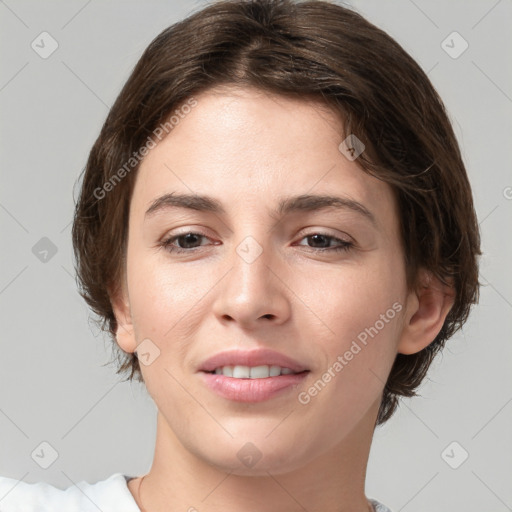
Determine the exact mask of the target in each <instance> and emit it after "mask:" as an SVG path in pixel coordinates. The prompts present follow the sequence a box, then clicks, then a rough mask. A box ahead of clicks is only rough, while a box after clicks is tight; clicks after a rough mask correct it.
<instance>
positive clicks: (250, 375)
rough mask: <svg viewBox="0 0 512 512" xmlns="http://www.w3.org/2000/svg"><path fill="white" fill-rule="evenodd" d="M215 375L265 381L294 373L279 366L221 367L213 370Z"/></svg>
mask: <svg viewBox="0 0 512 512" xmlns="http://www.w3.org/2000/svg"><path fill="white" fill-rule="evenodd" d="M214 373H215V375H224V376H225V377H233V378H235V379H266V378H268V377H277V376H279V375H290V374H292V373H295V372H294V371H293V370H291V369H290V368H281V367H280V366H275V365H272V366H268V365H262V366H252V367H250V366H238V365H237V366H222V367H221V368H216V369H215V372H214Z"/></svg>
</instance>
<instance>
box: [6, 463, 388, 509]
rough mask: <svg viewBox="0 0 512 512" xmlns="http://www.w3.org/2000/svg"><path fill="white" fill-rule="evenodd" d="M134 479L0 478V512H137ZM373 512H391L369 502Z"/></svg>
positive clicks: (111, 477) (117, 477) (120, 477)
mask: <svg viewBox="0 0 512 512" xmlns="http://www.w3.org/2000/svg"><path fill="white" fill-rule="evenodd" d="M131 478H134V477H131V476H127V475H123V474H122V473H115V474H113V475H112V476H110V477H109V478H107V479H106V480H102V481H100V482H96V483H94V484H89V483H87V482H85V481H83V480H82V481H81V482H78V483H77V484H76V485H72V486H70V487H68V488H67V489H65V490H61V489H58V488H56V487H54V486H53V485H50V484H47V483H44V482H38V483H37V484H27V483H25V482H20V481H19V480H15V479H14V478H6V477H0V511H1V512H98V510H101V511H102V512H140V509H139V507H138V506H137V503H136V502H135V500H134V499H133V496H132V493H131V492H130V490H129V489H128V481H129V480H130V479H131ZM370 502H371V503H372V505H373V506H374V508H375V512H391V511H390V510H389V509H388V508H387V507H385V506H384V505H382V504H380V503H378V502H377V501H375V500H370Z"/></svg>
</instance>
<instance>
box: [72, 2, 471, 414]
mask: <svg viewBox="0 0 512 512" xmlns="http://www.w3.org/2000/svg"><path fill="white" fill-rule="evenodd" d="M222 84H226V85H231V84H232V85H239V86H241V87H243V86H253V87H257V88H260V89H262V90H265V91H269V92H271V93H277V94H281V95H292V96H294V97H297V98H303V99H305V100H306V99H307V98H315V99H318V100H320V101H322V102H324V103H325V104H327V105H328V106H330V107H331V109H334V110H335V111H336V112H339V113H340V115H341V119H342V122H343V126H344V134H345V135H348V134H355V135H356V136H357V138H358V139H360V140H361V141H362V142H363V143H364V144H365V146H366V149H365V151H364V152H363V153H362V154H361V155H360V156H359V158H358V159H357V163H358V164H359V165H360V167H361V168H362V169H363V170H364V171H365V172H368V173H370V174H372V175H373V176H376V177H377V178H379V179H381V180H383V181H385V182H387V183H389V184H390V185H391V187H392V188H393V190H394V192H395V195H396V198H397V203H398V209H399V212H400V223H401V234H402V243H403V246H404V250H405V258H406V268H407V278H408V284H409V286H410V287H413V286H417V285H418V283H417V276H418V270H419V269H420V268H425V269H427V270H428V271H430V272H431V273H432V274H433V275H435V276H436V277H438V278H439V279H440V280H441V281H442V282H444V283H451V285H452V286H453V289H454V292H455V302H454V304H453V307H452V309H451V310H450V312H449V314H448V316H447V318H446V321H445V322H444V325H443V327H442V329H441V331H440V333H439V335H438V336H437V337H436V338H435V339H434V340H432V343H431V344H430V345H429V346H428V347H427V348H426V349H424V350H422V351H420V352H418V353H416V354H411V355H404V354H398V355H397V357H396V360H395V362H394V365H393V367H392V370H391V373H390V375H389V378H388V381H387V383H386V385H385V388H384V392H383V397H382V403H381V407H380V410H379V415H378V419H377V423H378V424H380V423H383V422H385V421H386V420H387V419H388V418H390V417H391V415H392V414H393V412H394V411H395V409H396V407H397V405H398V399H399V397H400V396H413V395H415V394H416V393H415V391H414V390H415V389H416V388H417V387H418V386H419V384H420V383H421V381H422V380H423V378H424V377H425V374H426V372H427V370H428V368H429V366H430V364H431V362H432V360H433V358H434V357H435V355H436V354H437V352H438V351H439V350H440V349H441V348H442V347H443V346H444V344H445V341H446V340H447V339H448V338H449V337H450V336H452V334H453V333H454V332H455V331H456V330H457V329H459V328H460V327H461V326H462V324H463V323H464V322H465V321H466V319H467V316H468V314H469V310H470V307H471V305H472V304H473V303H475V302H477V299H478V286H479V283H478V255H479V254H480V235H479V230H478V223H477V219H476V215H475V211H474V207H473V200H472V195H471V189H470V185H469V182H468V178H467V175H466V170H465V167H464V164H463V161H462V158H461V154H460V151H459V147H458V144H457V140H456V138H455V135H454V133H453V129H452V126H451V124H450V121H449V119H448V116H447V113H446V111H445V108H444V105H443V103H442V101H441V99H440V98H439V96H438V94H437V93H436V91H435V89H434V87H433V86H432V84H431V83H430V81H429V80H428V78H427V76H426V74H425V73H424V72H423V71H422V69H421V68H420V67H419V66H418V64H417V63H416V62H415V61H414V60H413V59H412V58H411V57H410V56H409V55H408V54H407V53H406V52H405V51H404V50H403V49H402V48H401V46H400V45H399V44H398V43H396V42H395V41H394V40H393V39H392V38H391V37H390V36H389V35H387V34H386V33H385V32H383V31H382V30H380V29H379V28H377V27H375V26H374V25H372V24H371V23H369V22H368V21H366V20H365V19H364V18H363V17H361V16H360V15H359V14H357V13H356V12H354V11H352V10H349V9H346V8H344V7H341V6H339V5H336V4H334V3H330V2H326V1H315V0H312V1H311V0H309V1H303V2H293V1H292V0H232V1H230V0H228V1H220V2H216V3H213V4H212V5H209V6H207V7H206V8H204V9H203V10H201V11H199V12H196V13H193V14H192V15H190V16H189V17H188V18H186V19H185V20H183V21H181V22H179V23H176V24H174V25H172V26H171V27H169V28H167V29H165V30H164V31H163V32H162V33H161V34H160V35H158V36H157V37H156V38H155V40H154V41H153V42H152V43H151V44H150V45H149V46H148V48H147V49H146V50H145V51H144V53H143V55H142V57H141V58H140V60H139V61H138V63H137V64H136V66H135V68H134V70H133V72H132V74H131V76H130V77H129V79H128V81H127V82H126V84H125V85H124V87H123V89H122V91H121V92H120V94H119V96H118V97H117V100H116V102H115V103H114V105H113V106H112V108H111V110H110V113H109V115H108V117H107V119H106V121H105V123H104V125H103V128H102V130H101V133H100V135H99V137H98V139H97V140H96V142H95V143H94V145H93V147H92V149H91V152H90V155H89V158H88V161H87V165H86V168H85V173H84V175H83V182H82V187H81V192H80V197H79V199H78V201H77V205H76V211H75V217H74V223H73V231H72V237H73V247H74V251H75V258H76V271H77V275H78V281H79V288H80V294H81V295H82V297H84V298H85V300H86V301H87V303H88V304H89V306H90V307H91V308H92V310H93V311H94V312H95V313H96V314H97V315H98V316H99V319H100V321H101V326H102V328H103V329H104V330H108V332H109V333H110V336H111V337H112V338H113V339H114V340H115V333H116V328H117V324H116V319H115V316H114V313H113V309H112V305H111V300H110V294H109V292H112V291H113V290H117V289H118V287H119V285H120V283H121V281H122V279H123V277H124V255H125V251H126V244H127V229H128V214H129V207H130V200H131V195H132V191H133V185H134V182H135V177H136V171H137V168H138V161H135V162H134V161H131V160H130V159H131V158H132V157H133V156H134V155H137V154H139V151H140V149H141V147H143V146H144V145H145V144H147V143H148V140H149V139H150V138H151V137H152V134H153V132H154V130H155V129H157V128H158V126H159V125H161V124H162V123H165V122H166V121H167V120H168V119H169V118H170V116H171V115H172V114H173V113H174V112H175V111H176V109H177V108H178V106H180V105H183V103H185V102H186V101H187V100H188V99H190V98H191V97H192V95H195V94H199V93H201V92H202V91H205V90H207V89H209V88H211V87H213V86H218V85H222ZM341 137H342V134H340V142H341V140H343V139H342V138H341ZM129 161H130V162H131V163H130V166H132V167H133V170H131V168H130V167H127V162H129ZM122 169H124V171H125V172H121V170H122ZM106 184H110V185H109V186H108V187H107V186H106ZM114 346H115V353H116V355H117V359H118V370H117V373H129V375H128V377H127V379H130V380H131V379H132V378H133V377H134V376H135V377H137V378H138V380H139V381H142V380H143V379H142V375H141V372H140V367H139V362H138V359H137V357H136V356H135V355H134V354H127V353H125V352H124V351H122V350H121V349H119V347H118V346H117V344H116V343H114Z"/></svg>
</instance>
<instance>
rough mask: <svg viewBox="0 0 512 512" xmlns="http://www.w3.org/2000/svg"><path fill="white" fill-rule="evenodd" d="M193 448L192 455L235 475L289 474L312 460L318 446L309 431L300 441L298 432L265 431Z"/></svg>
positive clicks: (216, 440)
mask: <svg viewBox="0 0 512 512" xmlns="http://www.w3.org/2000/svg"><path fill="white" fill-rule="evenodd" d="M226 437H227V436H226ZM271 437H274V438H273V439H270V438H271ZM194 448H195V449H194V450H193V451H194V452H195V455H196V456H197V457H199V458H201V459H203V460H204V461H205V462H207V463H208V464H209V465H210V466H213V467H215V468H217V469H220V470H222V471H224V472H226V473H231V474H233V475H238V476H268V473H270V474H273V475H274V474H275V475H278V474H284V473H289V472H291V471H294V470H297V469H299V468H300V467H302V466H304V465H306V464H307V463H308V462H311V460H313V459H314V458H315V457H316V456H318V453H319V451H318V450H319V449H320V447H319V446H317V445H316V444H315V443H313V442H312V438H311V433H309V435H305V436H304V440H303V441H301V440H300V438H299V437H298V436H297V434H295V435H287V436H283V435H281V436H278V435H276V433H273V434H270V436H268V431H265V433H260V434H259V435H258V434H255V435H252V436H251V435H250V434H249V433H246V434H245V435H236V436H234V438H232V439H231V438H229V439H227V438H224V439H222V440H221V439H215V440H212V441H211V442H209V443H208V445H207V446H197V445H196V446H195V447H194Z"/></svg>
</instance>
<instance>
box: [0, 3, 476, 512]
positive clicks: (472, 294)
mask: <svg viewBox="0 0 512 512" xmlns="http://www.w3.org/2000/svg"><path fill="white" fill-rule="evenodd" d="M73 244H74V249H75V254H76V257H77V272H78V276H79V278H80V283H81V293H82V295H83V296H84V298H85V299H86V300H87V302H88V304H89V305H90V306H91V308H92V309H93V310H94V311H95V312H96V313H97V314H98V315H99V316H100V318H102V319H103V320H104V322H105V325H106V326H107V328H108V330H109V332H110V333H111V335H112V338H113V340H115V342H116V344H117V346H118V347H119V350H120V351H119V355H120V366H119V372H120V373H127V375H128V378H130V379H131V378H134V377H135V378H138V379H139V380H142V381H143V382H144V383H145V385H146V387H147V389H148V391H149V393H150V395H151V397H152V398H153V400H154V401H155V403H156V405H157V407H158V418H157V438H156V446H155V454H154V460H153V465H152V467H151V470H150V471H149V473H148V474H147V475H141V476H139V477H136V478H130V477H128V476H126V475H122V474H116V475H112V477H111V478H110V479H108V480H105V481H103V482H98V483H96V484H94V485H88V484H86V485H83V486H82V488H81V490H78V489H73V488H70V489H68V490H67V491H66V492H65V491H58V490H56V489H54V488H51V486H47V485H45V484H37V485H35V486H34V485H32V486H29V485H27V484H21V487H20V488H19V494H21V493H24V496H25V498H24V500H25V501H24V506H25V507H27V506H31V503H34V502H35V501H36V500H38V502H39V503H40V505H39V507H40V508H37V510H56V509H57V508H58V506H62V507H65V509H66V510H89V509H91V510H93V509H94V510H97V509H98V508H100V509H101V510H103V511H106V510H110V511H121V510H123V511H127V510H129V511H137V510H141V511H142V512H144V511H146V512H159V511H163V510H188V511H195V510H197V511H199V512H201V511H203V510H204V511H217V510H224V511H225V510H237V511H244V510H251V511H252V512H254V511H261V512H263V511H264V512H269V511H278V510H279V511H282V510H286V511H290V512H291V511H299V510H308V511H313V510H324V511H333V512H334V511H337V512H348V511H350V512H367V511H368V510H375V511H378V512H384V511H387V510H389V509H387V508H386V507H385V506H384V505H383V504H380V503H379V502H377V501H376V500H374V499H368V498H367V497H366V496H365V492H364V484H365V473H366V465H367V460H368V454H369V450H370V446H371V440H372V436H373V432H374V429H375V426H376V425H378V424H382V423H384V422H385V421H386V420H388V419H389V418H390V417H391V415H392V414H393V412H394V411H395V409H396V407H397V403H398V399H399V397H400V396H412V395H413V394H414V390H415V389H416V388H417V387H418V385H419V384H420V383H421V381H422V380H423V378H424V377H425V374H426V372H427V370H428V368H429V365H430V363H431V361H432V360H433V358H434V356H435V355H436V354H437V353H438V352H439V350H440V349H441V348H442V347H443V346H444V343H445V342H446V340H447V339H448V338H449V337H450V336H451V335H452V334H453V333H454V332H455V331H456V330H457V329H458V328H459V327H460V326H461V325H462V324H463V322H464V321H465V320H466V318H467V315H468V313H469V309H470V306H471V304H473V303H474V302H475V301H476V299H477V294H478V281H477V273H478V269H477V256H478V254H479V233H478V225H477V222H476V216H475V213H474V209H473V202H472V196H471V189H470V186H469V183H468V179H467V175H466V171H465V169H464V165H463V162H462V159H461V156H460V152H459V148H458V145H457V141H456V139H455V136H454V133H453V131H452V128H451V125H450V122H449V120H448V119H447V116H446V113H445V110H444V107H443V104H442V102H441V100H440V99H439V97H438V95H437V94H436V92H435V90H434V88H433V87H432V85H431V84H430V82H429V80H428V78H427V77H426V75H425V73H424V72H423V71H422V70H421V68H420V67H419V66H418V65H417V64H416V63H415V62H414V61H413V60H412V59H411V57H410V56H408V54H407V53H406V52H405V51H404V50H403V49H402V48H401V47H400V46H399V45H398V44H397V43H396V42H395V41H394V40H393V39H391V38H390V37H389V36H388V35H387V34H385V33H384V32H382V31H381V30H379V29H378V28H376V27H375V26H373V25H371V24H370V23H369V22H367V21H366V20H364V19H363V18H362V17H361V16H359V15H358V14H356V13H354V12H352V11H351V10H348V9H346V8H343V7H341V6H338V5H335V4H332V3H328V2H322V1H306V2H302V3H293V2H291V1H288V0H250V1H243V0H232V1H226V2H217V3H214V4H213V5H211V6H208V7H206V8H205V9H203V10H202V11H200V12H197V13H195V14H193V15H192V16H190V17H188V18H187V19H186V20H184V21H182V22H180V23H178V24H176V25H173V26H172V27H170V28H168V29H167V30H165V31H164V32H163V33H161V34H160V35H159V36H158V37H157V38H156V39H155V40H154V41H153V42H152V43H151V44H150V46H149V47H148V48H147V50H146V51H145V52H144V54H143V56H142V57H141V59H140V61H139V62H138V64H137V66H136V67H135V69H134V71H133V73H132V75H131V76H130V78H129V79H128V81H127V83H126V84H125V86H124V88H123V90H122V91H121V93H120V95H119V97H118V98H117V100H116V102H115V104H114V106H113V107H112V109H111V111H110V113H109V116H108V118H107V120H106V121H105V124H104V126H103V129H102V131H101V133H100V135H99V137H98V139H97V141H96V142H95V144H94V146H93V148H92V150H91V153H90V156H89V160H88V163H87V166H86V169H85V174H84V177H83V183H82V189H81V194H80V198H79V201H78V203H77V206H76V214H75V220H74V225H73ZM7 480H8V479H4V482H0V485H4V486H5V485H6V481H7ZM23 486H24V487H23ZM15 494H16V492H14V493H12V497H11V503H10V502H9V501H8V500H4V501H7V502H6V503H5V504H4V503H2V505H3V506H4V508H3V509H2V510H4V509H5V510H7V511H11V510H18V509H17V508H16V506H17V505H16V504H15V497H14V496H15ZM84 496H85V497H84ZM31 500H32V501H31ZM5 507H7V508H5ZM9 507H11V508H9ZM41 507H42V508H41ZM27 509H30V508H25V510H27ZM20 510H21V509H20Z"/></svg>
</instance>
